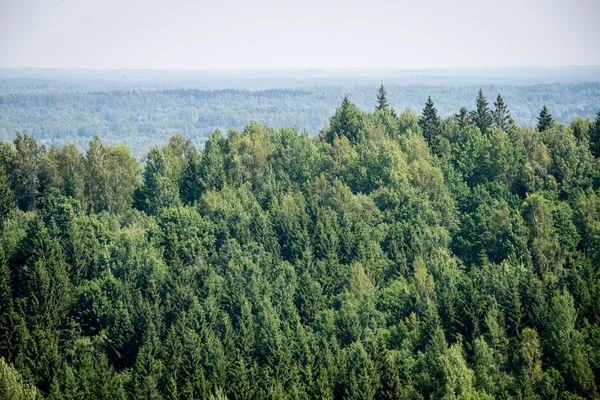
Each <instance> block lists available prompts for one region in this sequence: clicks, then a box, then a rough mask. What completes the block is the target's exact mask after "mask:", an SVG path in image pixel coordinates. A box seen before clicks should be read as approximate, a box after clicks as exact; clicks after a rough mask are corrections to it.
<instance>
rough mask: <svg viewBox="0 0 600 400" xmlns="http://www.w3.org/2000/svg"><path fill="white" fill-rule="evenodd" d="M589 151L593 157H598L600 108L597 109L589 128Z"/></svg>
mask: <svg viewBox="0 0 600 400" xmlns="http://www.w3.org/2000/svg"><path fill="white" fill-rule="evenodd" d="M590 151H591V152H592V154H593V155H594V157H600V110H598V113H597V114H596V120H595V121H594V124H593V125H592V129H590Z"/></svg>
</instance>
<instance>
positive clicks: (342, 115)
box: [326, 96, 365, 143]
mask: <svg viewBox="0 0 600 400" xmlns="http://www.w3.org/2000/svg"><path fill="white" fill-rule="evenodd" d="M364 125H365V121H364V116H363V113H362V111H361V110H359V109H358V107H356V106H355V105H354V104H352V103H351V102H350V100H349V99H348V96H344V100H343V101H342V105H341V106H340V107H338V109H337V110H335V115H334V116H333V117H331V119H330V120H329V130H328V131H327V132H326V135H327V136H326V138H327V141H328V142H329V143H333V138H334V137H335V135H336V134H337V135H338V136H339V137H342V136H346V137H347V138H348V140H349V141H350V142H352V143H357V142H360V141H362V139H363V137H364Z"/></svg>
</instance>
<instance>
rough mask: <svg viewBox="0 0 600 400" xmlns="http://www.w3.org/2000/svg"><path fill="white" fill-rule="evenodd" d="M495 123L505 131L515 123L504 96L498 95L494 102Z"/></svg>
mask: <svg viewBox="0 0 600 400" xmlns="http://www.w3.org/2000/svg"><path fill="white" fill-rule="evenodd" d="M494 107H495V108H496V109H495V110H494V124H495V125H496V126H497V127H498V128H500V129H502V130H503V131H504V132H508V130H509V129H510V127H511V126H512V125H514V123H515V122H514V121H513V119H512V118H511V116H510V111H509V110H508V107H507V106H506V104H504V99H503V98H502V96H500V95H498V97H497V98H496V101H495V102H494Z"/></svg>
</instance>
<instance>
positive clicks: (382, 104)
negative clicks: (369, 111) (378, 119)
mask: <svg viewBox="0 0 600 400" xmlns="http://www.w3.org/2000/svg"><path fill="white" fill-rule="evenodd" d="M385 94H386V93H385V89H384V88H383V83H382V84H381V86H380V87H379V93H377V111H382V110H387V109H388V108H389V105H388V102H387V98H386V96H385Z"/></svg>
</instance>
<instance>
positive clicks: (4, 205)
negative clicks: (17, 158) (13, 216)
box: [0, 164, 15, 231]
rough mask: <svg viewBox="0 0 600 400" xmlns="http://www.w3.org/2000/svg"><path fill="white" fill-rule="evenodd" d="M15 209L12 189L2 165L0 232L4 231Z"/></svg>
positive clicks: (0, 180)
mask: <svg viewBox="0 0 600 400" xmlns="http://www.w3.org/2000/svg"><path fill="white" fill-rule="evenodd" d="M14 208H15V198H14V195H13V192H12V190H11V189H10V184H9V181H8V176H7V175H6V172H5V171H4V167H3V166H2V165H1V164H0V231H2V227H3V225H4V221H5V220H6V218H7V217H8V214H9V213H10V211H11V210H12V209H14Z"/></svg>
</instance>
